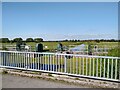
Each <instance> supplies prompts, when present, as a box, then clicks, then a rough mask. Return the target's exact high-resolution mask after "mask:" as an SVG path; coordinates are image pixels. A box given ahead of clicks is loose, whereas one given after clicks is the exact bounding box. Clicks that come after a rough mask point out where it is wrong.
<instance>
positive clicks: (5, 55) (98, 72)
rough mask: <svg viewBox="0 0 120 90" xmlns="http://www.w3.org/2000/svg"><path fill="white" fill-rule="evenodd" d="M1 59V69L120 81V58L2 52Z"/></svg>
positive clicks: (0, 53)
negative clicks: (119, 64)
mask: <svg viewBox="0 0 120 90" xmlns="http://www.w3.org/2000/svg"><path fill="white" fill-rule="evenodd" d="M31 55H33V56H32V57H31ZM0 57H1V62H2V63H0V67H6V68H7V67H8V68H17V69H25V70H33V71H43V72H51V73H52V72H54V73H59V74H66V75H73V76H83V77H91V78H98V79H105V80H112V81H118V80H119V77H118V63H119V62H118V60H120V59H119V57H109V56H90V55H76V54H60V53H59V54H58V53H38V52H18V51H0Z"/></svg>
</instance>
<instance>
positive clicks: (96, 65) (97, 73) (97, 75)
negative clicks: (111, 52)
mask: <svg viewBox="0 0 120 90" xmlns="http://www.w3.org/2000/svg"><path fill="white" fill-rule="evenodd" d="M96 66H97V68H96V76H97V77H98V58H97V64H96Z"/></svg>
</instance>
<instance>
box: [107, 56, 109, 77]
mask: <svg viewBox="0 0 120 90" xmlns="http://www.w3.org/2000/svg"><path fill="white" fill-rule="evenodd" d="M107 66H108V68H107V78H109V58H108V64H107Z"/></svg>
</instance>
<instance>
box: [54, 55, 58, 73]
mask: <svg viewBox="0 0 120 90" xmlns="http://www.w3.org/2000/svg"><path fill="white" fill-rule="evenodd" d="M55 56H56V72H57V69H58V68H57V66H58V65H57V64H58V63H57V62H58V55H55Z"/></svg>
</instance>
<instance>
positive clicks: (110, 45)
mask: <svg viewBox="0 0 120 90" xmlns="http://www.w3.org/2000/svg"><path fill="white" fill-rule="evenodd" d="M41 43H42V44H43V46H48V48H47V50H49V51H53V50H55V49H57V45H58V42H47V41H45V42H41ZM61 43H62V44H63V46H67V47H68V48H71V47H73V46H76V45H80V44H86V45H88V44H91V45H92V48H94V45H98V47H99V48H104V47H107V48H114V47H116V46H118V42H99V43H96V42H61ZM26 44H27V45H30V46H31V48H32V51H35V46H36V44H37V43H35V42H28V43H26ZM2 45H3V46H5V47H6V46H14V45H16V43H2ZM72 45H73V46H72ZM44 49H45V48H44Z"/></svg>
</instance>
